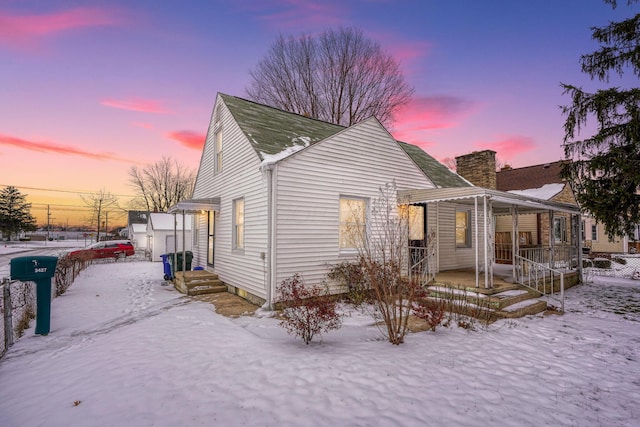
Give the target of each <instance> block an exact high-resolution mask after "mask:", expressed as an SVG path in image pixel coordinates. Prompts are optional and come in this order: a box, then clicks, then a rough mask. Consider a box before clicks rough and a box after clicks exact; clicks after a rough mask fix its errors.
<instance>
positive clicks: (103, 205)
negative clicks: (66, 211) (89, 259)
mask: <svg viewBox="0 0 640 427" xmlns="http://www.w3.org/2000/svg"><path fill="white" fill-rule="evenodd" d="M80 198H81V199H82V201H83V202H84V204H85V205H87V207H88V208H89V209H90V211H91V217H90V218H89V222H90V224H93V223H95V224H96V230H97V233H96V241H100V224H102V222H104V231H105V234H106V233H107V228H108V226H109V224H108V222H107V218H108V215H109V212H110V211H113V212H117V213H118V214H120V213H122V212H123V210H122V208H121V207H120V205H119V204H118V198H117V197H116V196H114V195H113V194H111V193H110V192H108V191H106V190H105V189H104V188H103V189H101V190H100V191H99V192H97V193H87V194H80Z"/></svg>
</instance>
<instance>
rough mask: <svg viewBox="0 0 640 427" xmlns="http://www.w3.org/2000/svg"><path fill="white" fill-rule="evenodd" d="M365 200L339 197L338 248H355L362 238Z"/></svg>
mask: <svg viewBox="0 0 640 427" xmlns="http://www.w3.org/2000/svg"><path fill="white" fill-rule="evenodd" d="M366 208H367V202H366V200H365V199H358V198H352V197H351V198H350V197H340V249H355V248H356V247H357V246H358V244H359V243H360V242H362V241H363V239H364V235H365V234H364V233H365V231H366V228H365V224H366V223H365V220H366V215H365V212H366Z"/></svg>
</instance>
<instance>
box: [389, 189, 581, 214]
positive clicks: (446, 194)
mask: <svg viewBox="0 0 640 427" xmlns="http://www.w3.org/2000/svg"><path fill="white" fill-rule="evenodd" d="M483 197H486V198H487V199H488V200H490V201H491V204H492V207H493V212H494V214H496V215H509V214H510V213H511V207H512V206H517V207H518V212H519V213H537V212H544V211H549V210H553V211H556V212H566V213H569V214H573V215H578V214H580V208H579V207H578V206H575V205H570V204H568V203H560V202H554V201H551V200H543V199H537V198H535V197H529V196H523V195H521V194H513V193H507V192H505V191H498V190H491V189H488V188H482V187H457V188H435V189H415V190H401V191H398V200H399V202H400V203H435V202H451V203H457V204H466V205H473V204H474V199H477V198H483Z"/></svg>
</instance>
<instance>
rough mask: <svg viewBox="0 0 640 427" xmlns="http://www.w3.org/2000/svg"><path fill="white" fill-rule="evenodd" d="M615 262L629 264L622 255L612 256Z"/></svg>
mask: <svg viewBox="0 0 640 427" xmlns="http://www.w3.org/2000/svg"><path fill="white" fill-rule="evenodd" d="M611 260H612V261H613V262H617V263H618V264H622V265H627V260H626V259H624V258H621V257H613V258H611Z"/></svg>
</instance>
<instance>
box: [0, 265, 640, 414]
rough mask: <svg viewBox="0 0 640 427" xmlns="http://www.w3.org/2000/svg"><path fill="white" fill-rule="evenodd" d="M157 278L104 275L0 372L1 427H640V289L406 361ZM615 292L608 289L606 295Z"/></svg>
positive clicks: (431, 348) (367, 331) (455, 336)
mask: <svg viewBox="0 0 640 427" xmlns="http://www.w3.org/2000/svg"><path fill="white" fill-rule="evenodd" d="M162 274H163V273H162V266H161V265H160V264H158V263H150V262H128V263H109V264H99V265H93V266H91V267H90V268H89V269H88V270H86V271H84V272H83V273H82V274H81V275H80V276H79V278H78V279H77V280H76V282H75V283H74V284H73V285H72V286H71V288H69V290H68V291H67V293H66V294H65V295H63V296H61V297H59V298H56V299H55V300H54V301H53V304H52V319H51V327H52V330H51V333H50V334H49V335H48V336H36V335H34V327H33V325H32V327H31V329H29V330H27V332H26V333H25V336H24V337H22V338H21V339H20V340H18V342H17V343H16V344H15V345H14V346H13V347H12V348H11V349H10V350H9V352H8V353H7V354H6V356H5V357H4V358H3V359H2V360H1V361H0V384H1V386H0V426H4V427H22V426H28V427H31V426H51V427H56V426H60V427H62V426H83V427H84V426H487V425H491V426H493V425H500V426H542V425H553V426H638V425H640V405H639V404H638V402H640V354H639V353H640V288H639V285H640V284H639V283H638V282H634V281H630V280H624V279H613V278H606V279H605V278H597V277H596V278H595V280H596V282H595V283H593V284H588V285H583V286H579V287H576V288H573V289H570V290H568V291H567V302H566V307H567V312H566V314H564V315H562V316H559V315H550V316H535V317H528V318H525V319H519V320H509V321H500V322H497V323H495V324H493V325H491V326H490V327H488V328H486V329H482V328H481V329H479V330H477V331H469V330H466V329H462V328H457V327H453V328H439V329H438V330H437V331H436V332H435V333H433V332H420V333H415V334H411V335H409V336H408V337H407V339H406V343H405V344H403V345H401V346H392V345H391V344H389V343H388V342H386V341H384V340H383V339H381V338H380V333H379V331H378V330H377V329H376V327H374V326H371V319H370V318H369V317H367V316H365V315H362V314H360V313H358V312H356V311H350V312H347V313H346V314H347V316H346V317H345V319H344V326H343V328H342V329H340V330H339V331H334V332H330V333H329V334H326V335H324V336H323V339H322V341H321V342H320V341H318V342H315V341H314V342H312V344H311V345H309V346H305V345H304V344H303V342H302V341H300V340H299V339H295V338H294V337H293V336H290V335H287V333H286V332H285V331H284V330H283V329H282V328H281V327H279V326H278V321H277V320H275V319H273V318H270V317H247V316H245V317H240V318H237V319H231V318H227V317H223V316H221V315H218V314H216V313H215V311H214V307H213V306H212V305H210V304H207V303H203V302H196V301H192V300H191V299H190V298H188V297H185V296H183V295H181V294H179V293H178V292H176V291H175V290H173V289H172V288H171V287H169V286H163V281H162ZM605 280H606V282H605Z"/></svg>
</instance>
